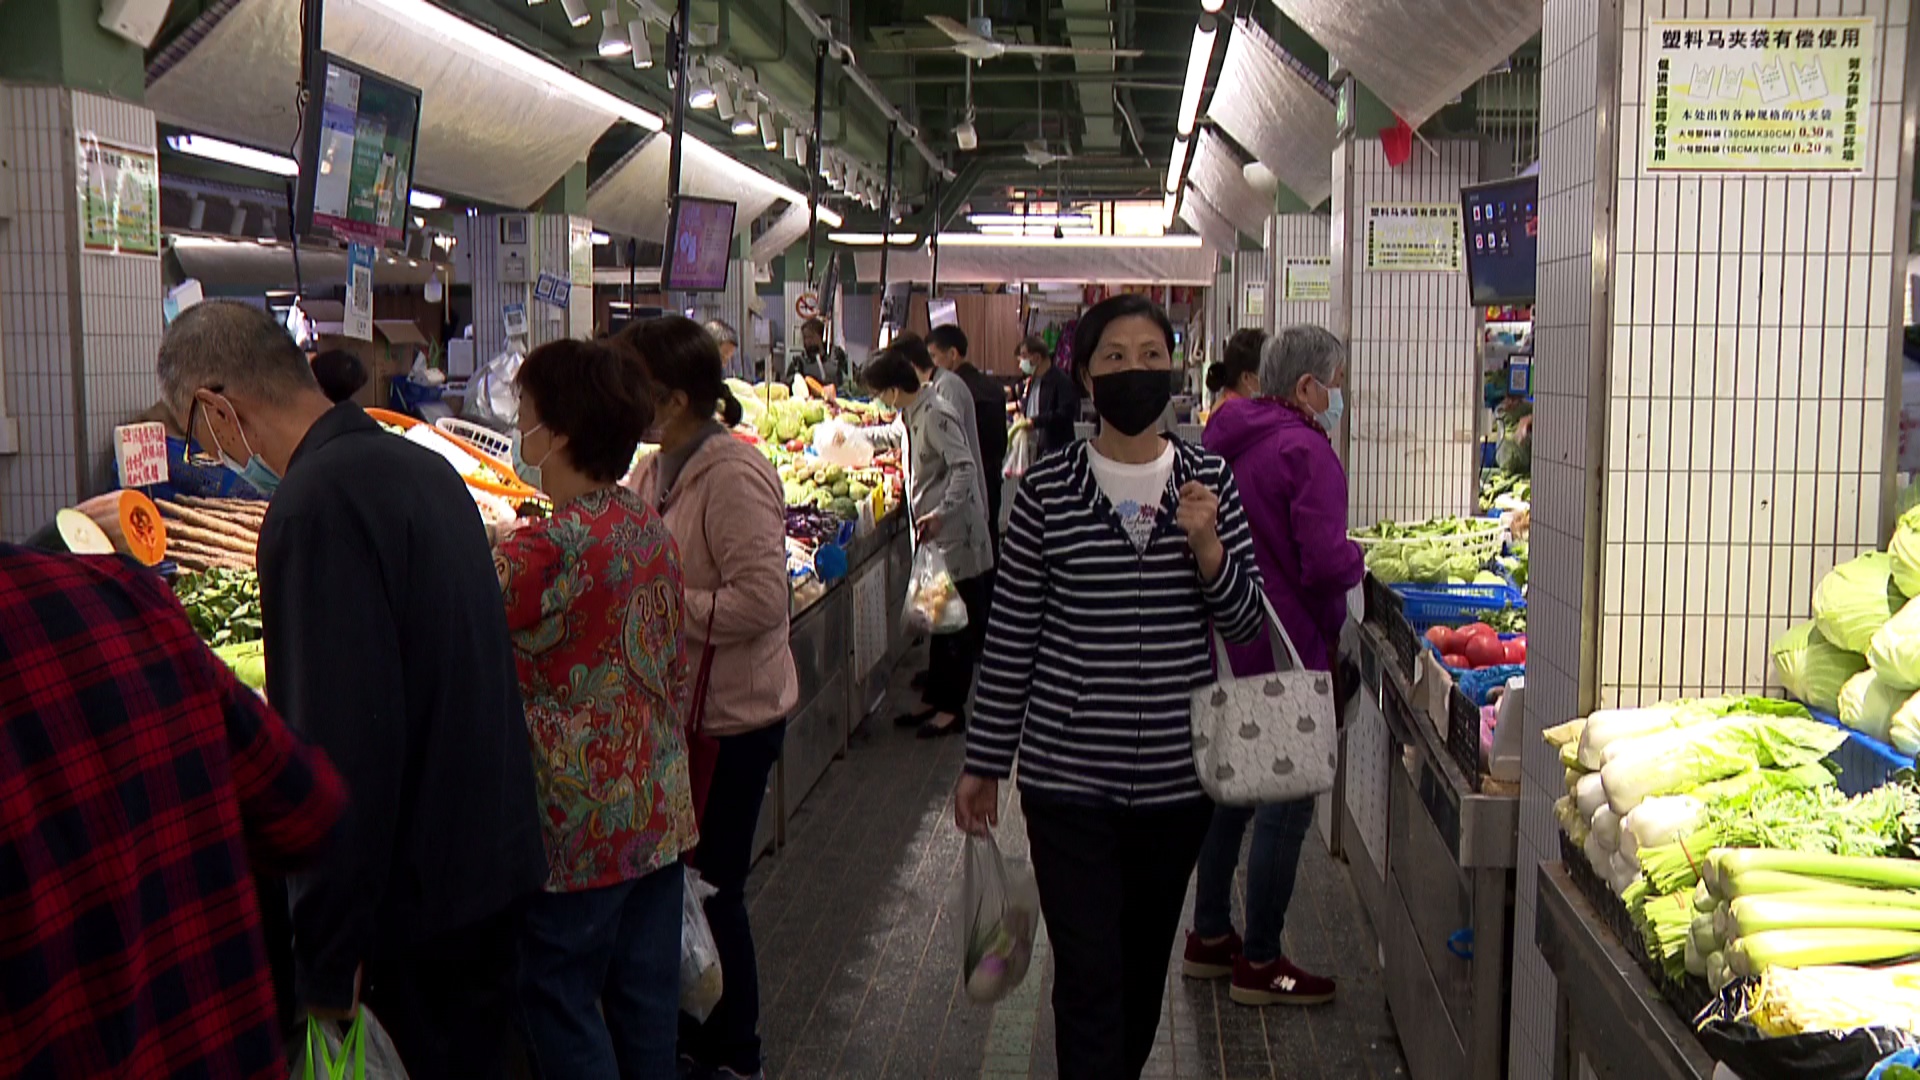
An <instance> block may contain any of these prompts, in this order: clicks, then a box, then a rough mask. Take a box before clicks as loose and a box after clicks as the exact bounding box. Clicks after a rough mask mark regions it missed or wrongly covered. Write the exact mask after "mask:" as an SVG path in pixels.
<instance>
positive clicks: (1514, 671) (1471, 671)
mask: <svg viewBox="0 0 1920 1080" xmlns="http://www.w3.org/2000/svg"><path fill="white" fill-rule="evenodd" d="M1525 636H1526V635H1525V634H1501V635H1500V640H1501V641H1512V640H1513V639H1514V638H1517V637H1525ZM1420 646H1421V648H1423V649H1425V650H1426V651H1427V652H1429V653H1432V654H1433V656H1434V658H1435V659H1441V653H1440V650H1439V649H1436V648H1434V647H1433V642H1431V641H1428V640H1427V639H1426V638H1424V637H1422V638H1421V639H1420ZM1440 666H1441V667H1443V668H1446V670H1447V672H1448V674H1450V675H1452V676H1453V685H1455V686H1456V687H1459V689H1460V692H1461V693H1462V694H1465V695H1466V697H1467V700H1468V701H1471V702H1473V704H1474V705H1475V706H1476V707H1477V706H1484V705H1486V704H1487V695H1488V694H1491V693H1492V692H1493V691H1494V690H1495V689H1497V688H1499V687H1502V686H1505V685H1507V680H1508V679H1511V678H1513V677H1514V676H1515V675H1525V674H1526V673H1527V665H1525V664H1494V665H1493V666H1491V667H1483V668H1457V667H1449V666H1448V665H1447V664H1446V662H1445V661H1444V660H1442V661H1441V664H1440Z"/></svg>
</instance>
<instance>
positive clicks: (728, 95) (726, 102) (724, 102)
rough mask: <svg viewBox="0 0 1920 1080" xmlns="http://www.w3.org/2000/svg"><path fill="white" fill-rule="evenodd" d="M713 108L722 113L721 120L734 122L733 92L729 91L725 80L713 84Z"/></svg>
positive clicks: (716, 80)
mask: <svg viewBox="0 0 1920 1080" xmlns="http://www.w3.org/2000/svg"><path fill="white" fill-rule="evenodd" d="M713 107H714V108H715V109H716V110H717V111H718V112H719V113H720V119H722V120H725V121H727V122H728V123H732V122H733V112H734V109H733V91H731V90H729V89H727V84H726V82H725V81H724V80H721V79H715V80H714V82H713Z"/></svg>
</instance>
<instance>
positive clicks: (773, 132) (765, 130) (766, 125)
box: [760, 105, 780, 154]
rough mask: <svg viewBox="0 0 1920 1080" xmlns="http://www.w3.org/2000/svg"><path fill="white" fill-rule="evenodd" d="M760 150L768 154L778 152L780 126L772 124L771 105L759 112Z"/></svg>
mask: <svg viewBox="0 0 1920 1080" xmlns="http://www.w3.org/2000/svg"><path fill="white" fill-rule="evenodd" d="M760 148H761V149H762V150H765V151H767V152H768V153H776V154H777V153H779V152H780V125H779V124H777V123H775V122H774V119H773V106H772V105H767V106H765V107H763V108H762V109H761V110H760Z"/></svg>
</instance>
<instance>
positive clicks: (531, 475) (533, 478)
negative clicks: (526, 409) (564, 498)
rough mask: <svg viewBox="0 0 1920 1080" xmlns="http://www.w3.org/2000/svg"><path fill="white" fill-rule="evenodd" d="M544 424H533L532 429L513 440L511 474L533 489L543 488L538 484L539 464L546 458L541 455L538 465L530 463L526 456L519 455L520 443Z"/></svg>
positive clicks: (543, 462)
mask: <svg viewBox="0 0 1920 1080" xmlns="http://www.w3.org/2000/svg"><path fill="white" fill-rule="evenodd" d="M546 426H547V425H545V424H536V425H534V428H533V431H529V432H526V433H525V434H523V435H521V436H520V437H519V438H518V439H515V440H513V453H512V458H513V474H514V475H515V476H518V477H519V478H520V479H521V480H522V481H523V482H525V483H526V485H527V486H528V487H530V488H533V489H534V490H535V491H543V490H545V489H544V488H542V487H541V486H540V465H544V464H546V462H547V459H546V458H545V457H542V458H541V459H540V465H534V464H530V463H529V462H528V461H527V459H526V458H523V457H521V456H520V444H521V443H523V442H525V441H526V439H527V436H528V435H532V434H533V432H534V431H539V430H540V429H541V428H543V427H546ZM552 452H553V451H551V450H549V451H547V453H549V454H551V453H552Z"/></svg>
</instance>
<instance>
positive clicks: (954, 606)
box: [906, 543, 967, 634]
mask: <svg viewBox="0 0 1920 1080" xmlns="http://www.w3.org/2000/svg"><path fill="white" fill-rule="evenodd" d="M906 623H907V627H908V628H909V629H912V630H918V631H920V632H922V633H927V632H932V633H935V634H951V633H954V632H955V631H958V630H965V629H966V628H967V602H966V601H965V600H962V599H960V590H958V589H956V588H955V587H954V584H953V576H952V575H951V574H949V573H948V572H947V560H946V556H944V555H941V554H940V549H939V548H937V547H935V546H934V545H932V544H929V543H922V544H921V545H920V546H918V547H916V548H914V549H913V568H912V570H911V571H909V573H908V574H907V609H906Z"/></svg>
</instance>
